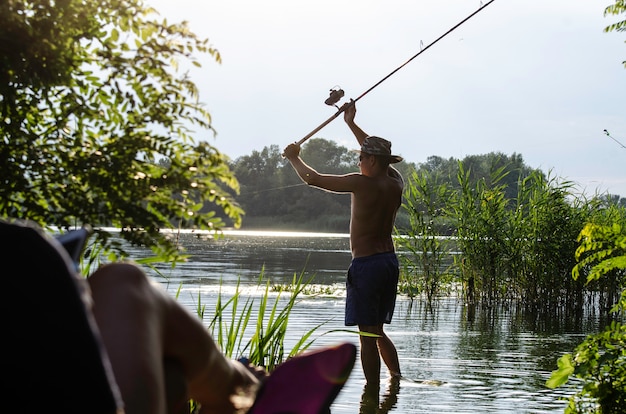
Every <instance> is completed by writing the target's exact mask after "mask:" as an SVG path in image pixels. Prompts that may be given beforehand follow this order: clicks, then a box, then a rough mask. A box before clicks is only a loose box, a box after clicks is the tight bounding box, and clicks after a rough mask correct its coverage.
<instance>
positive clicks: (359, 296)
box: [345, 252, 400, 326]
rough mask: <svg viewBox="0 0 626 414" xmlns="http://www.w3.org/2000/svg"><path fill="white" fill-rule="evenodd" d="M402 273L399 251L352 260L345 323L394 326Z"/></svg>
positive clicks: (347, 284) (347, 283)
mask: <svg viewBox="0 0 626 414" xmlns="http://www.w3.org/2000/svg"><path fill="white" fill-rule="evenodd" d="M399 274H400V269H399V265H398V257H397V256H396V254H395V252H388V253H378V254H374V255H371V256H365V257H357V258H355V259H352V263H351V264H350V268H349V269H348V279H347V280H346V317H345V318H346V319H345V324H346V325H347V326H352V325H380V324H382V323H391V317H392V316H393V310H394V308H395V306H396V292H397V288H398V276H399Z"/></svg>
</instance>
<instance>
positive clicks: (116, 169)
mask: <svg viewBox="0 0 626 414" xmlns="http://www.w3.org/2000/svg"><path fill="white" fill-rule="evenodd" d="M153 16H154V12H153V10H151V9H150V8H147V7H145V6H144V5H143V3H142V2H141V1H140V0H104V1H97V2H96V1H92V0H89V1H78V0H67V1H62V2H52V1H46V0H33V1H8V2H3V3H2V5H0V40H1V41H0V44H1V46H0V47H1V48H2V52H3V53H0V55H1V57H0V64H1V65H2V67H1V68H0V74H1V75H0V76H1V77H3V79H2V81H1V82H0V93H1V94H2V95H1V100H0V142H1V143H2V144H1V145H0V164H2V165H3V174H2V177H1V178H0V215H1V216H7V217H14V218H21V219H30V220H33V221H36V222H38V223H40V224H42V225H44V226H52V225H54V226H60V227H70V226H79V225H81V224H83V223H89V224H92V225H100V226H114V227H121V228H123V229H124V230H123V231H122V237H123V238H124V239H126V240H129V241H131V242H133V243H140V244H144V245H147V246H151V247H154V248H155V249H157V250H158V251H159V252H160V253H161V254H163V255H176V254H177V251H176V248H175V246H174V244H173V243H171V242H170V240H168V238H167V236H166V235H165V234H163V233H162V232H160V229H162V228H172V227H173V228H175V227H178V226H183V227H197V228H202V229H210V228H219V227H221V226H223V225H224V224H225V223H224V221H223V218H221V217H220V216H218V215H217V214H216V212H215V210H216V209H217V210H218V211H221V212H223V216H226V217H228V218H229V219H231V220H232V221H233V224H234V225H235V226H238V225H239V224H240V222H241V215H242V213H243V212H242V210H241V208H240V207H239V206H238V204H237V203H236V202H235V201H234V199H233V197H232V192H233V191H234V192H236V191H237V190H238V182H237V180H236V179H235V176H234V174H233V173H232V172H231V171H230V169H229V167H228V164H227V159H226V157H225V156H224V155H222V154H221V153H220V152H219V151H218V150H217V149H216V148H214V147H213V146H211V145H210V144H208V143H207V142H200V141H198V142H196V141H195V137H194V135H195V134H196V132H195V131H194V130H193V129H192V128H199V129H201V130H205V131H207V132H210V131H212V127H211V119H210V116H209V114H208V112H207V111H206V110H205V109H204V108H203V106H202V104H201V103H200V102H199V101H198V91H197V89H196V86H195V84H194V83H193V82H192V81H191V80H190V78H189V75H188V73H187V71H185V72H183V71H181V70H179V66H198V65H199V62H198V60H197V59H196V57H195V54H208V55H210V56H212V57H213V58H214V59H215V60H216V61H218V62H219V61H220V56H219V53H218V52H217V51H216V50H215V49H214V48H212V47H211V46H210V45H209V44H208V42H207V40H205V39H199V38H197V37H196V36H195V35H194V34H193V33H192V32H190V31H189V29H188V28H187V26H186V25H185V24H168V23H167V22H166V21H165V20H163V21H158V20H156V19H154V18H153ZM4 52H6V53H4ZM163 159H166V160H167V161H168V162H166V163H162V162H159V161H161V160H163ZM228 189H229V190H230V192H229V191H226V190H228ZM97 235H98V239H99V241H100V242H101V243H102V244H103V245H104V246H106V247H111V246H112V244H110V243H112V241H111V239H110V234H108V233H107V232H106V231H103V230H100V231H98V233H97ZM113 247H117V248H120V249H122V247H121V245H117V246H114V245H113Z"/></svg>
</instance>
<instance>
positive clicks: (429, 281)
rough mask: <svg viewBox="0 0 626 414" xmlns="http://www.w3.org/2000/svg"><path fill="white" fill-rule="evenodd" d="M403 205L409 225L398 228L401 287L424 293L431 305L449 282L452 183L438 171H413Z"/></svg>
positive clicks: (413, 294) (416, 293)
mask: <svg viewBox="0 0 626 414" xmlns="http://www.w3.org/2000/svg"><path fill="white" fill-rule="evenodd" d="M404 197H405V200H404V203H403V204H402V208H403V209H405V210H406V211H407V215H408V217H409V225H408V226H407V227H406V228H402V229H400V230H399V233H400V234H398V237H396V239H395V240H396V243H397V245H398V247H399V248H400V250H402V254H401V255H400V261H401V263H402V268H403V271H402V273H401V277H400V283H399V286H398V288H399V290H400V292H402V293H406V294H408V295H409V296H410V297H415V296H417V295H421V294H424V295H425V296H426V299H427V302H428V304H429V305H430V304H432V302H433V300H434V298H435V297H436V296H437V295H438V294H440V293H442V290H443V289H444V287H445V286H447V285H449V282H450V279H449V278H448V277H447V276H449V274H448V273H447V269H446V268H445V264H444V260H445V259H446V258H448V257H449V252H450V241H449V240H446V239H444V238H442V237H441V236H440V235H441V234H445V232H446V229H445V228H444V227H445V223H446V222H445V221H442V219H445V218H446V214H445V213H446V211H445V209H446V208H447V207H448V206H449V201H450V197H451V191H450V188H449V185H448V184H447V182H446V181H445V180H443V179H442V178H441V177H440V176H439V175H438V173H437V172H433V173H430V172H427V171H425V172H424V171H414V172H413V174H412V175H411V176H410V177H409V178H408V180H407V182H406V189H405V194H404Z"/></svg>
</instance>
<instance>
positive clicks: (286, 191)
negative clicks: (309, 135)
mask: <svg viewBox="0 0 626 414" xmlns="http://www.w3.org/2000/svg"><path fill="white" fill-rule="evenodd" d="M281 153H282V151H281V149H280V148H279V147H278V146H277V145H271V146H268V147H265V148H263V150H261V151H256V150H255V151H253V152H252V153H251V154H250V155H244V156H241V157H239V158H237V159H235V160H233V161H232V162H231V163H230V167H231V169H232V170H233V172H234V173H235V176H236V177H237V180H238V181H239V184H240V192H239V194H238V195H236V196H235V199H236V200H237V202H238V203H239V204H240V205H241V207H242V208H243V210H244V211H245V215H244V217H243V223H242V228H244V229H274V230H276V229H283V230H308V231H324V232H340V233H347V232H348V230H349V222H350V195H349V194H335V193H329V192H326V191H321V190H317V189H312V188H308V187H307V186H306V185H305V184H304V183H303V182H302V181H301V180H300V179H299V178H298V176H297V175H296V173H295V172H294V170H293V168H292V167H291V165H290V164H289V162H288V161H287V160H286V159H284V158H283V157H282V155H281ZM301 156H302V159H303V160H304V161H305V162H306V163H307V164H309V165H310V166H312V167H313V168H315V169H316V170H317V171H318V172H320V173H328V174H347V173H351V172H356V171H359V168H358V157H357V154H356V153H355V152H352V151H350V150H349V149H348V148H346V147H343V146H340V145H337V144H336V143H335V142H333V141H329V140H326V139H322V138H314V139H310V140H309V141H308V142H307V143H306V144H304V145H303V147H302V151H301ZM459 162H461V163H462V164H463V166H464V169H465V170H466V171H469V175H470V176H469V181H470V185H471V186H475V185H476V184H477V183H478V182H480V181H482V182H484V184H486V185H487V186H489V185H490V184H491V183H490V180H491V177H492V176H493V171H495V170H498V169H501V170H502V174H501V177H502V178H500V180H499V182H498V185H499V186H502V187H503V188H504V189H505V190H504V192H505V196H506V197H507V198H511V199H513V198H515V197H516V196H517V194H518V185H519V183H520V182H522V181H523V180H524V179H525V178H527V177H528V176H530V175H531V174H532V173H539V174H542V175H545V173H544V172H542V171H540V170H538V169H533V168H531V167H529V166H527V165H526V164H525V163H524V160H523V157H522V155H521V154H516V153H513V154H512V155H506V154H503V153H496V152H492V153H488V154H482V155H469V156H466V157H465V158H463V159H462V160H460V159H456V158H452V157H451V158H447V159H446V158H442V157H439V156H430V157H428V158H427V159H426V162H424V163H413V162H410V161H404V162H401V163H399V164H396V165H395V166H396V168H397V169H398V170H399V171H400V173H401V174H402V176H403V177H404V179H405V181H407V182H408V181H409V180H411V177H412V176H413V174H414V173H416V172H417V173H418V175H421V174H428V175H429V177H433V176H436V177H437V180H438V181H443V182H447V184H448V185H449V186H450V187H451V188H457V189H460V184H459V180H458V174H459ZM603 197H605V198H613V199H614V200H613V201H616V202H618V203H621V204H622V205H626V199H624V198H620V197H619V196H610V195H603ZM396 224H397V227H398V228H399V229H402V228H406V227H407V226H408V225H409V219H408V216H407V213H406V211H405V210H404V209H401V211H400V212H399V214H398V218H397V220H396ZM440 230H441V232H442V233H443V234H451V233H453V232H454V229H451V228H447V229H446V228H445V227H442V228H441V229H440Z"/></svg>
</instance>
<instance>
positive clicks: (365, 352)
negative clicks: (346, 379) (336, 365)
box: [359, 324, 400, 385]
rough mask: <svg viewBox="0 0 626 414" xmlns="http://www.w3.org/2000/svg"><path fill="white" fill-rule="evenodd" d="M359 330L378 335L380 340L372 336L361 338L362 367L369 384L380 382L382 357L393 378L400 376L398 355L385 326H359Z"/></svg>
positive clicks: (362, 336)
mask: <svg viewBox="0 0 626 414" xmlns="http://www.w3.org/2000/svg"><path fill="white" fill-rule="evenodd" d="M359 330H360V331H362V332H368V333H372V334H375V335H378V338H376V337H371V336H364V335H361V336H360V340H361V365H362V367H363V374H364V375H365V379H366V381H367V382H368V383H369V384H372V385H374V384H378V383H379V382H380V358H381V357H382V359H383V361H384V362H385V365H386V366H387V369H389V373H390V374H391V375H392V376H399V375H400V363H399V361H398V353H397V351H396V347H395V346H394V344H393V342H391V339H389V337H388V336H387V334H385V332H384V330H383V324H379V325H359Z"/></svg>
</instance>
